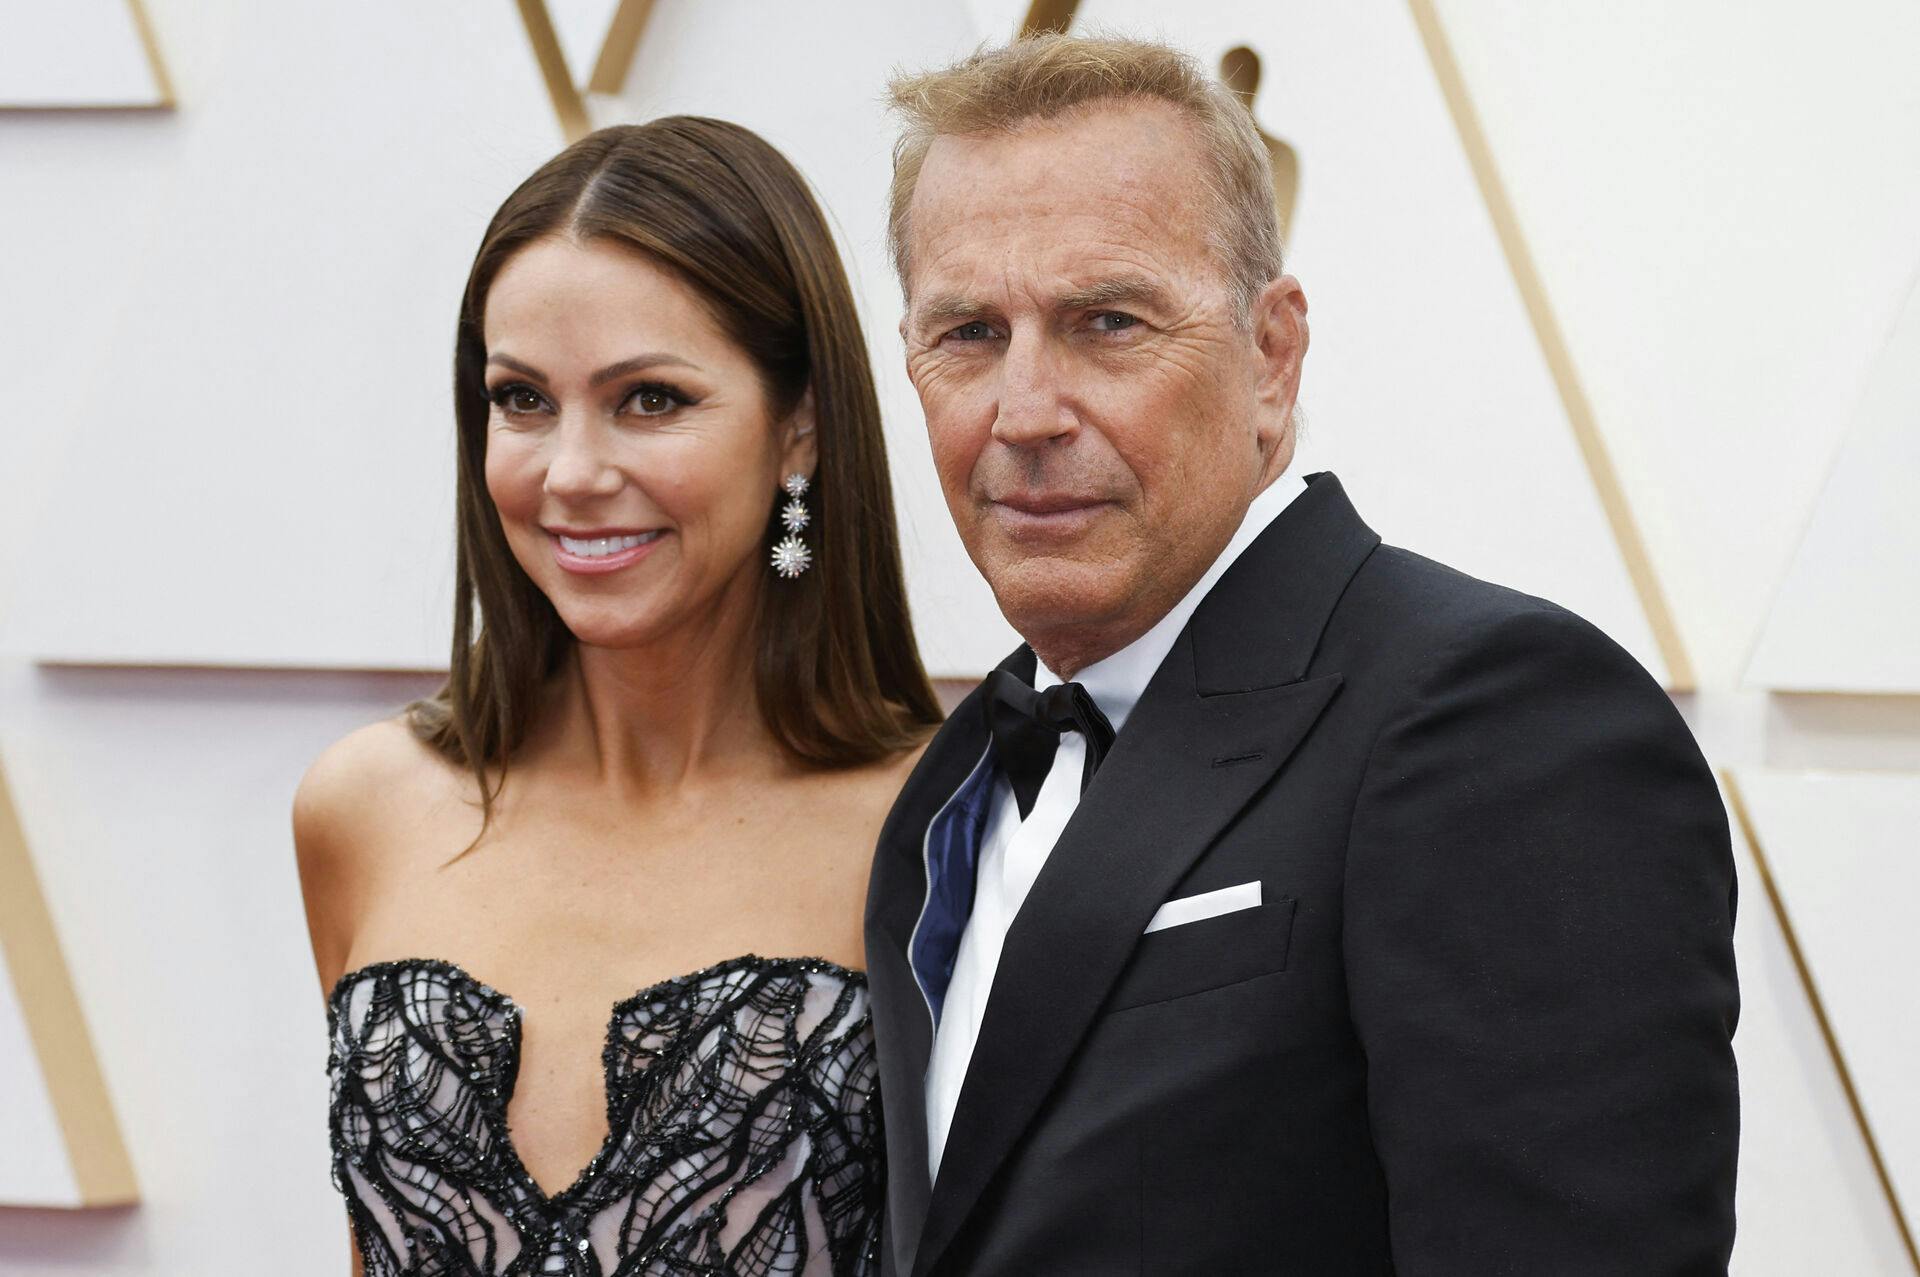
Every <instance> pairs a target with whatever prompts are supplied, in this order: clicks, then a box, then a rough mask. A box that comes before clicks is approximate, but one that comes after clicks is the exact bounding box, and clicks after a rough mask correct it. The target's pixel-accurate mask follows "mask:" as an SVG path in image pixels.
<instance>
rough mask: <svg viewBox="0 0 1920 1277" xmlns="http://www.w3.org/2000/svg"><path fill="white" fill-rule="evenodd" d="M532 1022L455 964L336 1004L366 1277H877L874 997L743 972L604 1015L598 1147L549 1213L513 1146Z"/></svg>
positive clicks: (337, 1062)
mask: <svg viewBox="0 0 1920 1277" xmlns="http://www.w3.org/2000/svg"><path fill="white" fill-rule="evenodd" d="M522 1018H523V1013H522V1011H521V1008H520V1007H518V1006H517V1005H515V1003H514V1002H513V1000H512V999H511V998H509V997H507V996H506V995H504V994H501V993H497V992H495V991H494V990H493V989H490V988H488V987H487V986H486V985H484V984H482V983H480V982H479V981H478V980H475V979H474V978H473V977H471V976H469V975H467V974H466V973H465V972H464V971H462V970H461V969H460V968H458V967H456V966H454V965H452V964H451V963H446V962H437V961H432V960H427V959H408V960H403V961H399V962H382V963H378V964H376V965H374V966H369V967H364V968H361V969H359V970H357V971H351V972H348V973H347V974H346V975H345V976H342V977H341V979H340V982H339V983H338V984H337V985H336V986H335V987H334V989H333V993H332V996H331V997H330V999H329V1001H328V1027H329V1032H330V1034H331V1038H332V1051H331V1053H330V1054H329V1056H328V1058H327V1071H328V1076H329V1077H330V1078H331V1080H332V1104H331V1115H332V1136H333V1180H334V1184H335V1185H336V1186H337V1187H338V1188H339V1189H340V1191H341V1192H342V1193H343V1194H344V1195H345V1196H346V1199H347V1213H348V1215H349V1217H350V1218H351V1220H352V1223H353V1233H354V1239H355V1244H356V1245H357V1246H358V1247H359V1250H360V1256H361V1260H362V1262H363V1263H364V1265H365V1267H366V1272H367V1274H368V1277H389V1274H409V1275H414V1274H418V1275H421V1277H425V1275H428V1274H431V1275H432V1277H441V1275H443V1274H444V1275H447V1277H456V1275H457V1277H521V1275H523V1274H524V1275H527V1277H532V1275H534V1274H538V1275H539V1277H548V1275H556V1277H559V1275H564V1277H631V1275H633V1274H641V1273H646V1274H672V1275H673V1277H681V1275H683V1274H684V1275H691V1274H701V1275H703V1277H704V1275H707V1274H725V1275H727V1277H734V1275H736V1274H737V1275H738V1277H773V1275H774V1274H780V1275H782V1277H784V1275H786V1274H807V1275H809V1277H813V1275H817V1274H833V1275H835V1277H838V1275H839V1274H865V1273H875V1272H878V1271H879V1268H880V1264H879V1259H878V1255H879V1223H880V1208H881V1203H882V1202H883V1201H884V1200H885V1196H886V1186H885V1183H884V1175H883V1162H882V1157H883V1152H884V1146H885V1141H884V1138H883V1136H882V1132H881V1129H880V1103H879V1098H878V1096H877V1095H876V1094H875V1085H876V1080H877V1074H878V1069H877V1067H876V1064H875V1061H874V1047H873V1028H872V1023H871V1021H870V1019H869V1018H868V1008H867V986H866V979H865V977H864V976H862V975H861V974H860V973H858V972H855V971H850V970H848V969H846V968H844V967H839V966H836V965H834V964H832V963H829V962H824V961H820V960H817V959H810V958H809V959H774V958H758V957H743V958H736V959H733V960H732V961H729V962H723V963H721V964H719V965H718V966H714V967H709V968H707V969H706V970H704V971H700V972H696V973H694V974H693V975H689V976H682V977H679V978H677V979H673V980H667V981H664V982H662V983H660V984H657V985H654V986H653V987H652V988H649V989H643V990H642V991H640V992H639V993H637V994H635V995H634V996H633V997H631V998H628V999H627V1000H626V1001H624V1002H621V1003H620V1004H619V1005H617V1006H615V1007H614V1008H613V1012H612V1022H611V1023H610V1024H609V1025H608V1028H607V1042H606V1049H605V1050H604V1051H603V1052H602V1063H603V1064H604V1066H605V1071H606V1088H607V1132H608V1134H607V1141H606V1143H605V1144H604V1145H603V1146H602V1148H601V1149H600V1151H599V1153H597V1154H596V1155H595V1156H594V1158H593V1160H592V1161H591V1162H589V1163H588V1164H587V1166H586V1169H584V1170H583V1171H582V1172H581V1173H580V1176H579V1178H578V1179H576V1180H575V1181H574V1182H573V1183H572V1184H571V1185H569V1186H568V1187H567V1188H566V1189H565V1190H563V1191H562V1192H559V1193H557V1194H555V1195H554V1196H552V1197H549V1196H547V1195H546V1194H545V1193H543V1192H542V1191H541V1190H540V1188H539V1186H538V1185H536V1184H535V1183H534V1181H533V1178H532V1177H531V1176H530V1175H529V1174H528V1173H527V1170H526V1168H525V1167H524V1166H522V1165H521V1163H520V1158H519V1156H518V1154H516V1153H515V1151H514V1147H513V1138H512V1135H511V1133H510V1132H509V1131H508V1129H507V1102H508V1100H509V1099H510V1098H511V1097H512V1095H513V1087H514V1081H515V1075H516V1072H517V1066H518V1059H519V1046H520V1026H521V1021H522Z"/></svg>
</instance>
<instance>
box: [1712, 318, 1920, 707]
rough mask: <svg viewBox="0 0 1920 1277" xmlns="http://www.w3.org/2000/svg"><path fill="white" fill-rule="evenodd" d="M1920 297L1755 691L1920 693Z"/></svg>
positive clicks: (1868, 391)
mask: <svg viewBox="0 0 1920 1277" xmlns="http://www.w3.org/2000/svg"><path fill="white" fill-rule="evenodd" d="M1916 490H1920V285H1916V286H1915V287H1913V288H1911V289H1910V290H1909V292H1908V294H1907V304H1906V307H1905V309H1904V310H1903V311H1902V313H1901V315H1900V318H1899V319H1898V320H1897V321H1896V322H1895V324H1894V326H1893V332H1892V333H1891V335H1889V337H1888V338H1887V341H1886V345H1885V346H1884V347H1883V348H1882V350H1881V352H1880V357H1879V358H1878V359H1877V360H1875V361H1874V364H1873V366H1872V368H1871V369H1869V371H1868V374H1867V379H1866V386H1865V389H1864V390H1863V391H1862V392H1861V394H1860V395H1859V397H1858V407H1857V408H1856V409H1855V411H1854V413H1853V420H1852V424H1851V426H1850V427H1849V428H1848V432H1847V437H1846V441H1845V443H1844V445H1843V446H1842V448H1841V452H1840V456H1839V460H1838V461H1837V462H1836V463H1835V464H1834V467H1833V471H1832V473H1831V474H1830V475H1829V477H1828V479H1827V486H1826V487H1825V488H1824V489H1823V490H1822V491H1821V493H1820V502H1819V504H1818V505H1817V506H1816V507H1815V508H1814V512H1813V520H1812V522H1811V523H1810V524H1809V525H1808V527H1807V534H1806V537H1805V539H1803V540H1802V541H1801V543H1800V548H1799V550H1798V552H1797V553H1796V554H1795V555H1794V558H1793V563H1792V566H1791V567H1790V568H1789V569H1788V571H1787V575H1786V580H1785V581H1784V583H1783V584H1782V585H1781V587H1780V592H1779V594H1778V596H1777V597H1775V599H1774V601H1773V610H1772V612H1771V614H1770V615H1769V616H1768V618H1767V625H1766V628H1765V629H1764V630H1762V631H1761V634H1760V641H1759V643H1758V645H1757V646H1756V647H1755V650H1754V654H1753V661H1752V663H1751V664H1750V665H1749V666H1748V667H1747V681H1748V682H1750V683H1755V684H1758V685H1759V686H1761V687H1772V688H1778V689H1781V690H1789V691H1793V690H1797V691H1842V692H1920V502H1916V501H1915V500H1914V494H1915V492H1916Z"/></svg>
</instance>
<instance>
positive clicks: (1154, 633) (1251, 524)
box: [1033, 471, 1307, 733]
mask: <svg viewBox="0 0 1920 1277" xmlns="http://www.w3.org/2000/svg"><path fill="white" fill-rule="evenodd" d="M1306 490H1307V484H1306V480H1304V479H1302V478H1301V477H1300V476H1299V475H1297V474H1295V473H1293V472H1292V471H1288V472H1287V473H1285V474H1283V475H1281V476H1280V477H1279V478H1278V479H1275V480H1274V481H1273V482H1272V483H1270V484H1268V485H1267V486H1266V488H1265V489H1264V490H1262V491H1261V492H1260V493H1259V494H1257V495H1256V496H1255V497H1254V498H1253V502H1252V504H1251V505H1249V506H1248V507H1247V513H1246V514H1245V516H1244V517H1242V518H1241V520H1240V526H1239V528H1237V529H1236V530H1235V531H1234V534H1233V537H1232V539H1230V540H1229V541H1228V542H1227V548H1226V549H1224V550H1222V551H1220V556H1219V557H1218V558H1216V559H1215V560H1214V561H1213V565H1212V566H1211V567H1209V568H1208V569H1207V570H1206V572H1205V573H1203V574H1202V575H1201V577H1200V579H1199V580H1198V581H1196V582H1195V583H1194V586H1193V588H1192V589H1191V590H1188V591H1187V594H1186V597H1185V598H1183V599H1181V600H1180V601H1179V602H1178V603H1176V604H1174V605H1173V608H1172V609H1171V610H1170V611H1169V612H1168V613H1167V614H1166V615H1165V616H1163V617H1161V618H1160V619H1159V620H1158V621H1157V622H1155V623H1154V626H1153V628H1152V629H1150V630H1148V631H1147V632H1146V633H1145V634H1142V635H1141V636H1140V637H1139V638H1137V639H1135V640H1134V641H1133V642H1131V643H1129V644H1127V645H1126V646H1125V647H1123V648H1121V649H1120V650H1119V651H1117V652H1115V653H1114V654H1113V655H1111V656H1109V657H1106V658H1104V659H1102V660H1098V661H1095V662H1094V663H1093V664H1091V665H1089V666H1087V668H1085V669H1083V670H1081V671H1080V673H1079V674H1078V675H1077V676H1076V677H1075V679H1074V681H1075V682H1077V683H1079V684H1080V685H1081V686H1082V687H1084V688H1086V689H1087V693H1088V694H1089V695H1090V696H1092V697H1093V703H1094V704H1096V705H1098V706H1099V707H1100V712H1101V713H1103V714H1105V715H1106V716H1107V721H1108V722H1110V723H1112V724H1113V730H1114V731H1115V732H1116V733H1117V732H1118V731H1119V730H1120V729H1121V728H1122V727H1124V726H1126V722H1127V715H1129V714H1131V713H1132V712H1133V707H1134V705H1135V704H1136V703H1137V702H1138V701H1139V700H1140V694H1141V693H1142V692H1144V691H1146V690H1147V682H1148V680H1150V679H1151V678H1152V677H1153V673H1154V671H1155V670H1157V669H1159V668H1160V662H1162V661H1164V660H1166V659H1167V653H1168V652H1170V651H1172V650H1173V641H1174V640H1175V639H1177V638H1179V637H1180V631H1181V630H1184V629H1185V628H1187V622H1188V621H1189V620H1190V619H1192V617H1193V613H1194V610H1195V609H1196V608H1198V607H1199V606H1200V603H1201V600H1203V599H1205V598H1206V597H1207V593H1208V591H1210V590H1212V589H1213V586H1214V582H1216V581H1218V580H1219V579H1220V578H1221V577H1222V576H1223V575H1225V574H1226V571H1227V569H1228V568H1230V567H1232V566H1233V564H1234V561H1235V560H1236V559H1238V558H1239V557H1240V555H1241V554H1242V553H1243V552H1244V551H1245V550H1246V548H1247V547H1248V546H1250V545H1252V544H1253V542H1254V540H1255V538H1257V537H1258V536H1259V535H1260V534H1261V533H1262V532H1265V531H1266V530H1267V525H1268V524H1270V523H1272V522H1273V521H1274V519H1275V518H1277V517H1278V516H1279V514H1280V512H1281V511H1282V510H1284V509H1286V508H1287V507H1288V506H1289V505H1292V504H1293V499H1294V498H1295V497H1297V496H1299V495H1300V494H1301V493H1302V492H1305V491H1306ZM1065 681H1066V680H1064V679H1062V678H1061V677H1060V676H1059V675H1058V674H1055V673H1054V672H1053V671H1052V670H1050V669H1048V668H1047V666H1046V662H1044V661H1042V662H1040V663H1039V664H1038V666H1037V667H1036V668H1035V670H1034V676H1033V686H1034V688H1035V690H1036V691H1045V690H1046V689H1047V688H1049V687H1053V686H1056V685H1057V684H1059V683H1062V682H1065Z"/></svg>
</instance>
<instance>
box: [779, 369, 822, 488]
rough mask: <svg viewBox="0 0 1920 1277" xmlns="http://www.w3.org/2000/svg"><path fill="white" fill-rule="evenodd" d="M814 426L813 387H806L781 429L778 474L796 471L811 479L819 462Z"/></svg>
mask: <svg viewBox="0 0 1920 1277" xmlns="http://www.w3.org/2000/svg"><path fill="white" fill-rule="evenodd" d="M814 424H815V423H814V417H813V387H812V386H808V387H807V389H806V391H805V393H803V394H802V395H801V396H800V402H799V403H797V404H795V405H794V409H793V411H792V412H791V413H789V414H788V415H787V420H786V424H785V425H784V426H783V427H782V430H783V431H784V433H783V434H782V436H781V441H780V442H781V446H782V451H781V465H780V473H781V474H782V475H783V476H785V475H790V474H792V473H794V472H795V471H798V472H800V473H801V474H804V475H806V476H807V478H809V479H811V478H813V471H814V468H815V467H816V466H817V465H818V464H819V461H820V446H819V444H820V440H819V436H818V435H816V434H815V433H814Z"/></svg>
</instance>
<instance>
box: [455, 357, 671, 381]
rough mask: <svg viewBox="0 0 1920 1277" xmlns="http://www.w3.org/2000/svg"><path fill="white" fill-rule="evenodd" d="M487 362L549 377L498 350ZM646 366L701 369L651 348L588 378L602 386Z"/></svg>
mask: <svg viewBox="0 0 1920 1277" xmlns="http://www.w3.org/2000/svg"><path fill="white" fill-rule="evenodd" d="M487 362H488V363H489V364H499V365H500V366H501V367H502V368H511V369H513V371H515V372H517V373H519V374H520V375H521V376H523V377H531V378H533V379H534V380H535V381H545V380H546V379H547V375H546V374H545V373H543V372H541V371H540V370H539V369H538V368H535V367H534V366H533V365H532V364H529V363H523V362H521V361H520V360H518V359H515V358H514V357H513V356H512V355H508V354H502V353H500V352H498V351H493V352H489V353H488V355H487ZM646 368H691V369H693V370H694V371H695V372H699V371H701V368H700V365H698V364H696V363H694V362H693V361H692V360H690V359H683V358H681V357H680V356H679V355H674V354H669V353H667V352H666V351H661V350H651V351H648V352H647V353H646V354H643V355H635V356H633V357H632V358H631V359H622V360H621V361H620V362H619V363H617V364H608V365H607V366H606V367H605V368H602V369H601V370H600V371H599V372H596V373H595V374H593V376H592V377H590V378H588V379H587V384H588V385H591V386H602V385H605V384H606V383H607V382H609V381H613V380H615V379H616V378H619V377H624V376H626V375H627V374H629V373H635V372H639V371H641V370H642V369H646Z"/></svg>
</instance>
